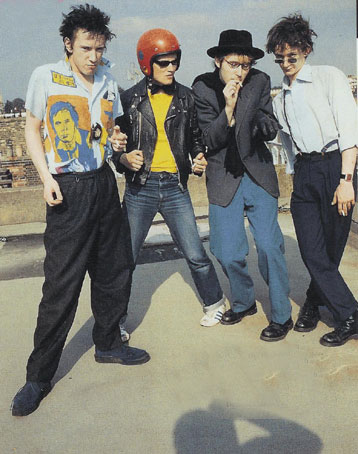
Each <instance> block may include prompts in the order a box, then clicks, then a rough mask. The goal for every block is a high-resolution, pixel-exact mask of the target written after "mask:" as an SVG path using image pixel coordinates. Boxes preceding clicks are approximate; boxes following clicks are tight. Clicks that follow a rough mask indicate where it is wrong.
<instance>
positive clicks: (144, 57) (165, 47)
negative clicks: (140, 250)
mask: <svg viewBox="0 0 358 454" xmlns="http://www.w3.org/2000/svg"><path fill="white" fill-rule="evenodd" d="M167 54H177V56H178V67H177V68H179V64H180V56H181V50H180V45H179V42H178V40H177V38H176V37H175V36H174V35H173V33H171V32H170V31H168V30H165V29H164V28H153V29H152V30H148V31H147V32H145V33H143V35H142V36H141V37H140V38H139V40H138V44H137V58H138V63H139V66H140V69H141V70H142V73H143V74H144V75H145V76H149V77H150V76H152V73H153V67H152V65H153V59H154V58H155V57H159V56H162V55H167Z"/></svg>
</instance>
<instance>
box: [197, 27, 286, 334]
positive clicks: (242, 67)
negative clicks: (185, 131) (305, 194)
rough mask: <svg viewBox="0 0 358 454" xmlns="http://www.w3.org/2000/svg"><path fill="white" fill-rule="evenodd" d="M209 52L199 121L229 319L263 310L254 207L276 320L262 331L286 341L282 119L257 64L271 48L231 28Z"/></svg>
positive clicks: (213, 242) (200, 84)
mask: <svg viewBox="0 0 358 454" xmlns="http://www.w3.org/2000/svg"><path fill="white" fill-rule="evenodd" d="M207 53H208V55H209V56H210V57H212V58H214V60H215V70H214V71H213V72H211V73H206V74H202V75H200V76H198V77H197V78H196V79H195V81H194V83H193V91H194V96H195V102H196V106H197V110H198V119H199V126H200V127H201V129H202V131H203V139H204V143H205V145H206V146H207V148H208V153H207V156H206V159H207V161H208V166H207V169H206V183H207V191H208V198H209V223H210V249H211V251H212V253H213V254H214V255H215V257H216V258H217V259H218V261H219V262H220V264H221V265H222V268H223V270H224V272H225V274H226V276H227V277H228V279H229V282H230V287H231V309H230V310H228V311H227V312H226V313H225V314H224V316H223V318H222V321H221V323H223V324H224V325H232V324H234V323H238V322H240V321H241V320H242V319H243V318H244V317H245V316H247V315H253V314H255V313H256V312H257V309H256V303H255V295H254V286H253V281H252V279H251V277H250V276H249V274H248V269H247V262H246V256H247V255H248V252H249V249H248V241H247V237H246V232H245V225H244V213H245V212H246V214H247V218H248V221H249V224H250V229H251V232H252V234H253V237H254V240H255V243H256V249H257V253H258V265H259V270H260V273H261V275H262V277H263V278H264V280H265V281H266V283H267V284H268V286H269V295H270V301H271V321H270V324H269V325H268V326H267V327H266V328H265V329H264V330H263V331H262V333H261V339H262V340H265V341H278V340H281V339H283V338H284V337H285V336H286V334H287V333H288V331H289V330H290V329H291V328H292V326H293V323H292V319H291V304H290V301H289V299H288V294H289V283H288V273H287V267H286V262H285V258H284V241H283V236H282V233H281V230H280V227H279V225H278V222H277V198H278V195H279V188H278V181H277V176H276V172H275V169H274V166H273V163H272V156H271V154H270V152H269V150H268V149H267V147H266V145H265V140H272V139H273V138H274V137H275V136H276V134H277V131H278V128H279V125H278V123H277V121H276V119H275V117H274V116H273V113H272V103H271V96H270V78H269V76H268V75H267V74H265V73H263V72H261V71H259V70H257V69H253V68H252V67H253V65H254V64H255V63H256V60H258V59H260V58H262V57H263V56H264V52H263V51H262V50H261V49H258V48H256V47H254V46H253V45H252V37H251V34H250V33H249V32H248V31H246V30H226V31H223V32H222V33H221V34H220V39H219V45H218V46H215V47H212V48H210V49H209V50H208V51H207Z"/></svg>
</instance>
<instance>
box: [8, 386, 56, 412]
mask: <svg viewBox="0 0 358 454" xmlns="http://www.w3.org/2000/svg"><path fill="white" fill-rule="evenodd" d="M50 391H51V383H39V382H35V381H27V382H26V383H25V385H24V386H23V387H22V388H20V389H19V390H18V392H17V394H16V396H15V397H14V399H13V401H12V404H11V411H12V415H13V416H27V415H29V414H30V413H32V412H33V411H35V410H36V408H37V407H38V406H39V405H40V402H41V401H42V399H43V398H44V397H46V396H47V394H48V393H49V392H50Z"/></svg>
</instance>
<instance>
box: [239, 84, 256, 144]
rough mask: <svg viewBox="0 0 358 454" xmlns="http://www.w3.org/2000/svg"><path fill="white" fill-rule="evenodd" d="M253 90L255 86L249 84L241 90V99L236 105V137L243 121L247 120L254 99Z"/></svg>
mask: <svg viewBox="0 0 358 454" xmlns="http://www.w3.org/2000/svg"><path fill="white" fill-rule="evenodd" d="M252 90H253V84H250V83H248V84H247V85H245V86H244V87H243V88H242V89H241V90H240V97H239V99H238V102H237V105H236V112H235V122H236V128H235V132H236V136H238V134H239V131H240V128H241V124H242V121H243V119H244V118H245V113H246V110H247V108H248V106H249V104H250V101H251V99H252V97H251V91H252Z"/></svg>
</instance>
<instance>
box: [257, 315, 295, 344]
mask: <svg viewBox="0 0 358 454" xmlns="http://www.w3.org/2000/svg"><path fill="white" fill-rule="evenodd" d="M292 328H293V321H292V318H291V317H290V318H289V319H288V320H287V322H285V323H282V324H281V323H276V322H270V324H269V326H267V327H266V328H265V329H264V330H262V332H261V336H260V339H261V340H264V341H267V342H275V341H279V340H281V339H284V338H285V337H286V335H287V333H288V332H289V331H290V329H292Z"/></svg>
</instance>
